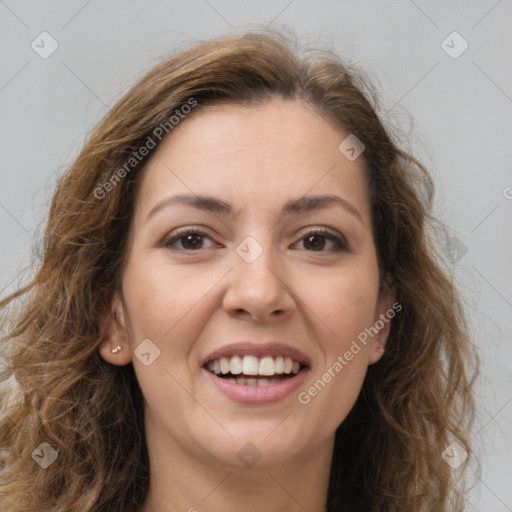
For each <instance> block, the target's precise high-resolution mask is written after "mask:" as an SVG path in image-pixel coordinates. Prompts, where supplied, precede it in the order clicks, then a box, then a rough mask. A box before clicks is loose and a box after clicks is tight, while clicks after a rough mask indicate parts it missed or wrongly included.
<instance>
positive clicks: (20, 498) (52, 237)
mask: <svg viewBox="0 0 512 512" xmlns="http://www.w3.org/2000/svg"><path fill="white" fill-rule="evenodd" d="M295 46H296V45H295V43H294V42H293V41H291V38H290V37H289V36H286V35H283V33H282V32H278V31H270V30H259V31H255V32H251V33H248V34H245V35H244V36H243V37H240V36H239V35H228V36H223V37H219V38H216V39H213V40H209V41H202V42H196V43H195V44H193V45H191V46H190V47H188V48H185V49H181V50H180V51H179V52H177V53H175V54H173V55H171V56H170V57H166V58H165V59H164V60H162V61H161V62H159V63H158V64H157V65H156V66H155V67H153V68H152V69H151V70H150V71H149V72H147V74H145V76H143V77H142V78H141V79H139V81H138V82H137V83H136V84H135V85H133V86H132V87H131V89H130V90H129V91H128V92H127V93H126V94H125V95H124V96H123V97H122V98H121V99H120V100H119V101H118V102H117V103H116V104H115V105H114V106H113V107H112V108H111V109H110V110H109V112H108V113H107V114H106V115H105V116H104V118H103V119H102V120H101V121H100V122H99V123H98V125H97V126H96V127H95V128H94V129H93V130H92V131H91V133H90V134H89V136H88V138H87V140H86V141H85V144H84V147H83V149H82V150H81V152H80V153H79V155H78V157H77V158H76V160H75V161H74V163H73V164H72V165H71V166H70V167H69V169H67V170H66V172H64V173H63V174H62V176H60V178H59V180H58V182H57V185H56V189H55V192H54V195H53V197H52V201H51V206H50V210H49V215H48V219H47V223H46V227H45V229H44V235H43V238H42V246H41V247H42V250H41V255H40V258H39V261H38V262H37V265H36V263H34V264H33V267H34V272H33V275H32V277H31V278H30V279H29V280H28V284H25V285H23V286H20V288H19V289H17V291H15V292H14V293H11V294H10V295H9V296H7V297H6V298H4V299H3V300H2V301H1V302H0V307H1V308H2V314H1V327H2V331H3V333H4V337H3V340H2V342H1V343H2V349H3V352H4V357H5V361H6V363H7V364H6V365H5V367H4V368H3V369H2V371H1V373H0V380H1V382H3V384H2V387H1V390H2V391H1V394H0V398H1V401H2V405H3V409H4V415H3V417H2V418H1V419H0V450H1V453H0V455H1V457H0V467H1V473H0V500H1V503H2V504H1V505H0V509H1V511H2V512H4V511H6V512H22V511H34V510H38V511H39V512H49V511H53V512H64V511H69V510H81V511H83V512H89V511H91V512H92V511H94V512H103V511H105V512H106V511H112V510H116V511H119V510H123V511H124V512H131V511H133V512H135V511H138V509H139V507H140V506H141V505H142V503H143V502H144V499H145V496H146V493H147V490H148V486H149V459H148V453H147V446H146V441H145V433H144V423H143V419H144V418H143V400H142V395H141V391H140V388H139V385H138V383H137V380H136V376H135V373H134V370H133V365H132V364H128V365H126V366H121V367H118V366H114V365H111V364H109V363H107V362H106V361H105V360H104V359H103V358H102V357H101V356H100V354H99V351H98V347H99V344H100V342H101V340H102V337H103V335H104V329H105V328H104V321H103V320H104V318H105V316H106V315H108V314H109V313H110V312H111V308H112V305H111V301H112V297H113V293H114V291H116V290H118V289H119V288H120V283H121V277H122V270H123V262H124V261H125V259H124V258H125V256H126V247H127V240H128V238H127V237H128V233H129V230H130V226H131V219H132V216H133V209H134V203H135V197H136V192H137V187H138V186H139V183H140V180H141V170H142V169H144V164H145V162H146V161H147V160H148V158H149V157H145V158H141V159H140V161H139V160H137V161H136V162H135V161H132V160H130V159H131V158H132V157H133V155H134V152H136V151H137V150H138V149H139V148H141V147H142V146H143V145H144V144H146V143H147V141H148V140H149V139H148V137H149V138H151V139H157V137H155V133H159V132H158V131H157V128H158V127H159V126H166V127H167V129H166V130H165V131H166V132H167V131H169V132H170V129H172V127H171V126H169V118H170V116H172V115H177V112H186V111H187V110H186V109H185V108H184V107H185V105H191V102H192V101H196V102H197V107H196V108H195V109H194V111H193V112H191V113H190V115H196V113H197V112H199V111H200V110H201V108H202V107H207V106H209V105H215V104H219V103H222V102H225V103H231V104H239V105H246V106H251V105H256V104H260V103H261V102H264V101H267V100H270V99H273V98H278V99H284V100H297V101H301V102H304V103H305V104H308V105H311V106H312V107H314V109H315V110H316V112H318V114H319V115H321V116H323V117H324V118H325V119H326V120H328V121H329V122H330V123H332V124H333V125H334V126H335V127H337V128H338V129H339V130H340V136H341V134H342V133H345V134H354V135H356V136H357V138H358V139H360V141H362V142H363V144H364V145H365V150H364V153H363V154H362V157H361V158H362V159H363V162H364V164H365V175H366V177H367V181H368V190H369V197H370V200H371V209H372V222H373V233H374V239H375V244H376V250H377V256H378V260H379V268H380V275H381V284H382V283H384V282H389V283H391V285H390V286H392V287H393V290H394V293H395V298H396V301H397V302H398V303H400V304H401V305H402V306H403V308H402V310H401V311H400V313H398V314H397V315H396V316H395V318H394V319H393V321H392V322H391V328H390V333H389V337H388V341H387V345H386V350H385V353H384V355H383V357H382V358H381V359H380V361H379V362H378V363H376V364H373V365H371V366H369V368H368V371H367V374H366V377H365V380H364V383H363V386H362V389H361V393H360V395H359V397H358V399H357V401H356V403H355V405H354V406H353V408H352V410H351V411H350V413H349V414H348V416H347V418H346V419H345V420H344V421H343V422H342V423H341V424H340V425H339V427H338V428H337V431H336V434H335V444H334V453H333V458H332V462H331V469H330V481H329V488H328V496H327V504H328V510H329V512H334V511H338V510H343V511H345V510H347V511H363V510H364V511H365V512H369V511H379V512H386V511H389V512H392V511H393V512H396V511H407V512H410V511H426V510H430V511H435V512H444V511H461V510H462V509H463V501H464V492H465V488H466V487H465V485H466V484H465V480H464V479H463V478H462V476H463V475H464V474H465V473H467V471H466V470H467V465H468V461H469V460H471V459H472V455H473V451H472V448H471V446H470V443H469V438H470V430H471V426H472V424H473V421H474V415H475V403H474V397H473V395H472V387H473V384H474V380H475V377H476V375H477V374H478V356H477V353H476V349H475V347H474V345H473V343H472V341H471V339H470V337H469V334H468V328H467V320H466V317H465V311H464V305H463V302H462V299H461V297H460V296H459V293H458V291H457V290H456V288H455V286H454V284H453V279H452V278H451V277H450V275H449V274H448V272H447V271H446V270H444V269H443V265H442V262H441V261H440V260H439V258H440V253H439V251H438V249H437V245H436V240H435V237H434V230H433V229H430V228H431V227H432V226H433V225H434V223H435V222H434V221H435V219H434V217H433V216H432V214H431V209H432V203H433V180H432V178H431V177H430V175H429V172H428V171H427V170H426V168H425V167H424V166H423V165H422V164H421V163H420V162H419V161H418V160H417V159H416V158H415V157H413V156H412V155H411V154H409V153H408V152H406V151H404V150H403V149H401V148H400V147H399V144H398V142H397V140H398V139H397V136H396V133H395V135H392V134H391V129H390V128H385V127H384V125H383V123H382V121H381V120H380V116H379V115H378V114H377V107H378V101H377V99H376V97H377V94H376V93H375V90H374V89H373V88H372V87H373V86H372V85H371V84H370V82H369V80H368V79H367V78H365V75H364V74H363V72H362V71H358V70H357V69H355V68H354V66H352V65H349V64H348V63H345V62H343V60H342V59H341V58H340V57H339V56H338V55H337V54H336V53H335V52H333V51H328V50H311V51H306V52H301V51H298V50H297V49H296V47H295ZM183 122H186V119H185V121H183ZM166 123H167V124H166ZM340 141H341V139H340ZM157 142H159V140H157ZM157 145H158V144H157ZM128 161H130V162H131V164H130V169H127V166H126V163H127V162H128ZM132 164H133V165H132ZM123 166H124V167H123ZM121 169H125V171H126V172H124V173H123V172H121V171H120V170H121ZM116 171H117V176H118V178H119V179H116V180H115V181H114V180H113V177H114V175H115V173H116ZM121 178H122V179H121ZM107 183H110V184H111V185H110V186H108V185H106V184H107ZM98 190H99V191H100V192H101V193H99V192H98ZM106 191H108V196H107V197H106V198H105V199H101V196H102V195H106ZM43 441H46V442H48V443H49V444H50V445H51V446H52V447H53V448H54V449H55V450H56V451H57V453H58V460H57V461H56V462H55V463H53V464H51V465H50V466H49V467H48V468H47V469H44V470H43V469H41V467H40V466H39V465H38V464H36V463H35V462H34V460H33V458H32V456H31V454H32V452H33V451H34V449H35V448H36V447H38V445H40V443H41V442H43ZM452 441H457V442H458V443H459V445H460V446H462V447H463V448H464V449H465V450H466V451H467V452H468V454H469V455H470V456H469V458H468V459H467V460H466V461H465V462H464V463H463V464H462V466H461V467H460V468H458V469H457V470H456V471H455V470H452V469H451V468H450V466H449V465H448V464H447V463H446V462H445V461H444V460H443V458H442V457H441V454H442V452H443V450H444V449H445V448H446V447H447V446H448V445H449V444H450V442H452Z"/></svg>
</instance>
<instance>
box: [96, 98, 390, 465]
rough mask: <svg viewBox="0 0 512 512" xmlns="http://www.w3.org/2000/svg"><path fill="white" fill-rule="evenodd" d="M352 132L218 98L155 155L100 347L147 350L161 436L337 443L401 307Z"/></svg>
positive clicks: (272, 460)
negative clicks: (385, 281) (349, 141)
mask: <svg viewBox="0 0 512 512" xmlns="http://www.w3.org/2000/svg"><path fill="white" fill-rule="evenodd" d="M347 135H348V133H342V132H340V131H339V130H337V129H335V128H333V126H331V125H330V124H329V123H328V122H326V121H325V119H324V118H323V117H321V116H320V115H319V114H318V113H316V112H315V111H314V110H313V109H312V108H311V107H310V106H307V105H304V104H302V103H300V102H298V101H284V100H272V101H269V102H267V103H264V104H262V105H259V106H251V107H242V106H238V105H223V106H215V107H210V108H207V109H204V110H202V111H198V112H197V113H195V115H193V116H190V117H189V118H188V119H186V120H185V121H183V122H182V123H181V124H180V125H179V126H178V127H176V128H175V129H174V130H173V132H171V133H170V135H169V136H168V138H167V139H164V141H163V143H162V144H161V145H160V146H159V147H158V149H157V150H156V152H155V153H154V155H153V156H152V158H151V160H150V161H149V162H148V165H147V167H146V170H145V174H144V177H143V180H142V182H141V184H140V189H139V192H138V194H137V199H136V204H135V210H134V217H133V222H132V226H131V243H130V246H129V248H128V250H127V254H126V264H125V268H124V272H123V276H122V290H123V296H122V297H121V296H119V295H116V296H115V298H114V303H113V310H114V311H115V315H113V317H112V318H113V320H111V326H110V329H109V335H108V336H107V337H106V338H105V340H104V342H103V343H102V345H101V350H100V351H101V354H102V355H103V357H104V358H105V359H106V360H107V361H109V362H111V363H112V364H117V365H122V364H127V363H129V362H130V361H131V362H132V363H133V366H134V369H135V372H136V376H137V379H138V382H139V385H140V388H141V390H142V393H143V396H144V399H145V421H146V429H147V435H148V436H150V437H151V438H152V439H153V440H155V442H157V444H158V446H160V447H162V448H161V449H165V448H163V447H166V446H167V447H169V446H173V447H175V449H176V450H180V451H181V452H183V453H185V452H186V453H188V454H192V455H194V456H197V457H198V458H200V459H202V460H205V461H211V462H214V463H217V464H222V465H223V466H232V467H233V466H236V467H238V468H240V467H241V466H242V463H243V456H245V455H249V456H251V455H252V456H256V457H259V456H260V455H261V459H260V462H259V464H260V466H261V467H262V468H265V467H267V468H271V467H275V466H276V465H278V464H284V463H285V462H287V461H299V460H300V459H301V458H304V457H308V456H309V455H310V454H311V453H313V452H315V450H316V451H318V450H321V449H322V447H323V448H324V449H332V441H333V436H334V433H335V430H336V428H337V427H338V426H339V424H340V423H341V422H342V421H343V420H344V418H345V417H346V416H347V414H348V412H349V411H350V409H351V408H352V406H353V405H354V402H355V400H356V398H357V396H358V394H359V392H360V389H361V386H362V382H363V379H364V377H365V373H366V370H367V368H368V365H370V364H373V363H375V362H376V361H378V359H379V358H380V357H381V356H382V353H383V347H382V346H381V345H383V344H384V343H385V340H386V336H387V333H388V330H389V322H388V321H383V318H384V315H386V311H389V308H390V305H391V301H390V299H389V296H388V295H379V272H378V264H377V255H376V249H375V245H374V238H373V233H372V224H371V213H370V202H369V196H368V190H367V186H366V181H365V170H364V164H363V160H362V157H360V158H357V159H356V160H354V161H349V160H348V159H347V158H346V157H345V156H344V155H343V154H342V153H341V152H340V150H339V149H338V146H339V144H340V143H341V142H342V141H343V140H344V139H345V138H346V137H347ZM177 196H182V198H181V200H180V199H179V198H177ZM184 196H186V197H184ZM376 324H377V327H380V329H379V332H378V333H377V334H375V331H376V328H375V325H376ZM369 328H373V331H371V332H372V333H373V336H372V335H369V334H368V333H369V331H368V329H369ZM363 333H366V336H365V335H364V334H363ZM363 340H364V341H363ZM118 344H119V345H122V346H123V350H122V351H120V352H119V353H118V354H112V352H111V349H112V348H113V347H114V346H116V345H118ZM223 372H227V373H223ZM217 374H219V375H217ZM247 443H252V444H251V445H247ZM244 447H245V448H244ZM241 449H242V452H240V453H239V451H240V450H241ZM243 450H245V451H243Z"/></svg>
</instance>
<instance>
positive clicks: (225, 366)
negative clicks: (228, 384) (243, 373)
mask: <svg viewBox="0 0 512 512" xmlns="http://www.w3.org/2000/svg"><path fill="white" fill-rule="evenodd" d="M220 371H221V372H222V375H226V373H229V361H228V360H227V359H226V358H225V357H221V358H220Z"/></svg>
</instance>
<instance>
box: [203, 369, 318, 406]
mask: <svg viewBox="0 0 512 512" xmlns="http://www.w3.org/2000/svg"><path fill="white" fill-rule="evenodd" d="M203 370H204V371H205V372H206V373H207V375H208V377H209V378H210V379H211V380H212V381H213V383H214V384H215V385H216V386H217V387H218V389H220V391H222V392H223V393H224V394H225V395H226V396H227V397H228V398H230V399H231V400H233V402H237V403H240V404H249V405H264V404H273V403H275V402H279V401H280V400H283V399H284V398H286V397H287V396H290V395H291V394H292V393H293V392H294V391H295V390H296V389H297V388H298V387H299V386H300V385H301V384H302V382H303V380H304V379H305V377H306V373H307V372H308V369H304V370H301V371H300V372H299V373H298V374H297V375H295V377H291V378H289V379H286V380H284V381H283V382H280V383H279V384H268V385H266V386H246V385H243V384H236V383H235V382H229V381H228V380H226V379H222V378H221V377H217V376H216V375H215V374H214V373H212V372H210V371H208V370H206V369H204V368H203ZM256 378H257V376H256Z"/></svg>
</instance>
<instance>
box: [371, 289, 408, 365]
mask: <svg viewBox="0 0 512 512" xmlns="http://www.w3.org/2000/svg"><path fill="white" fill-rule="evenodd" d="M394 299H395V290H394V287H393V285H392V282H391V281H390V280H389V279H388V280H386V282H385V283H384V285H383V288H382V290H381V293H380V296H379V299H378V303H377V308H376V314H375V322H374V328H375V329H376V330H377V331H378V332H377V334H376V335H375V336H374V337H373V340H372V344H371V345H370V346H371V349H370V355H369V361H368V363H369V364H374V363H376V362H377V361H379V360H380V359H381V357H382V356H383V355H384V352H385V350H386V343H387V341H388V337H389V332H390V330H391V322H392V320H393V318H394V317H395V315H396V308H395V303H394V302H393V301H394ZM400 309H401V307H400Z"/></svg>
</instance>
